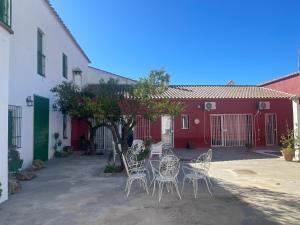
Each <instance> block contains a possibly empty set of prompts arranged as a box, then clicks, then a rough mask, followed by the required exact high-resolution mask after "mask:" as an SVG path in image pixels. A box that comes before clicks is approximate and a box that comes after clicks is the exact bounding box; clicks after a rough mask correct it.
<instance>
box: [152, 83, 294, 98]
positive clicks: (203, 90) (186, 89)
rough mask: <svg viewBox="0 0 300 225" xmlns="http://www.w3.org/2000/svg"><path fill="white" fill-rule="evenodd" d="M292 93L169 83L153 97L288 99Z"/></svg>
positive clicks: (265, 89) (250, 87)
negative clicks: (161, 91)
mask: <svg viewBox="0 0 300 225" xmlns="http://www.w3.org/2000/svg"><path fill="white" fill-rule="evenodd" d="M292 97H294V95H291V94H288V93H285V92H281V91H277V90H272V89H269V88H264V87H258V86H240V85H233V86H226V85H170V86H169V88H168V90H167V91H166V92H165V93H164V94H162V95H160V96H155V98H159V99H161V98H169V99H253V98H255V99H284V98H286V99H288V98H292Z"/></svg>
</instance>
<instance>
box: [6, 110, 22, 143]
mask: <svg viewBox="0 0 300 225" xmlns="http://www.w3.org/2000/svg"><path fill="white" fill-rule="evenodd" d="M21 122H22V107H21V106H15V105H9V106H8V146H9V147H16V148H21Z"/></svg>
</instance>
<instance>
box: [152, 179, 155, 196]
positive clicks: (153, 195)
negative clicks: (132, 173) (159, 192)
mask: <svg viewBox="0 0 300 225" xmlns="http://www.w3.org/2000/svg"><path fill="white" fill-rule="evenodd" d="M155 185H156V180H155V179H154V185H153V191H152V196H154V193H155Z"/></svg>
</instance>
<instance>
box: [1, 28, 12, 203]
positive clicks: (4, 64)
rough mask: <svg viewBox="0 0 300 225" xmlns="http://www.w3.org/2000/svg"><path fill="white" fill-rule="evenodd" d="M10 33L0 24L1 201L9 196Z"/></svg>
mask: <svg viewBox="0 0 300 225" xmlns="http://www.w3.org/2000/svg"><path fill="white" fill-rule="evenodd" d="M9 39H10V34H9V33H8V32H7V31H6V30H5V29H3V28H2V27H1V26H0V75H1V76H0V79H1V81H0V99H1V103H0V182H1V187H0V188H1V189H2V195H1V197H0V203H1V202H3V201H5V200H7V198H8V171H7V170H8V162H7V157H8V156H7V154H8V148H7V146H8V143H7V142H8V141H7V139H8V137H7V136H8V131H7V129H8V79H9Z"/></svg>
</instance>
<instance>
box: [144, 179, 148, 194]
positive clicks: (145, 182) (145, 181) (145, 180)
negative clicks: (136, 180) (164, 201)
mask: <svg viewBox="0 0 300 225" xmlns="http://www.w3.org/2000/svg"><path fill="white" fill-rule="evenodd" d="M143 182H144V186H145V190H146V192H147V195H149V190H148V185H147V179H146V178H144V179H143Z"/></svg>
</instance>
